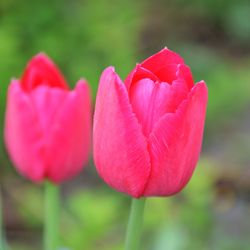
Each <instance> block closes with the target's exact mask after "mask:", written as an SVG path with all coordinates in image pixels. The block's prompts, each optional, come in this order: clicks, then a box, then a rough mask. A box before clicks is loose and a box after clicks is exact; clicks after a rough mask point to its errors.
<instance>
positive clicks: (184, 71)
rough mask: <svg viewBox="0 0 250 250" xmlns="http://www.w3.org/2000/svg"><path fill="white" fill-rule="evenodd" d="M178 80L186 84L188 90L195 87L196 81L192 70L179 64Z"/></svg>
mask: <svg viewBox="0 0 250 250" xmlns="http://www.w3.org/2000/svg"><path fill="white" fill-rule="evenodd" d="M176 75H177V79H178V80H182V81H184V82H185V83H186V85H187V87H188V89H191V88H192V87H193V86H194V80H193V76H192V73H191V70H190V68H189V67H188V66H187V65H185V64H179V65H178V70H177V73H176Z"/></svg>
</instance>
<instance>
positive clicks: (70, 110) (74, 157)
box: [46, 80, 91, 183]
mask: <svg viewBox="0 0 250 250" xmlns="http://www.w3.org/2000/svg"><path fill="white" fill-rule="evenodd" d="M55 115H56V117H55V118H54V121H53V123H52V125H51V126H52V127H51V129H50V131H49V137H48V138H47V141H46V159H47V164H46V165H47V167H46V176H47V177H48V178H49V179H50V180H52V181H54V182H56V183H58V182H61V181H65V180H67V179H70V178H71V177H73V176H74V175H75V174H77V173H78V172H79V171H80V170H81V169H82V168H83V166H84V164H85V163H86V161H87V159H88V154H89V148H90V134H91V133H90V131H91V121H90V117H91V98H90V90H89V87H88V85H87V83H86V82H85V81H84V80H80V81H79V82H78V83H77V86H76V88H75V89H74V90H73V91H70V92H68V93H67V96H66V98H65V100H64V102H63V103H62V105H61V107H60V109H58V112H57V113H56V114H55Z"/></svg>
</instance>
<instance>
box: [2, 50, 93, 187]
mask: <svg viewBox="0 0 250 250" xmlns="http://www.w3.org/2000/svg"><path fill="white" fill-rule="evenodd" d="M90 106H91V101H90V90H89V87H88V85H87V83H86V81H85V80H79V81H78V83H77V85H76V87H75V89H74V90H70V89H69V87H68V85H67V83H66V81H65V80H64V78H63V76H62V75H61V73H60V71H59V70H58V69H57V67H56V66H55V65H54V64H53V62H52V61H51V60H50V59H49V58H48V57H47V56H46V55H44V54H38V55H36V56H35V57H34V58H32V60H31V61H30V62H29V63H28V65H27V68H26V69H25V71H24V74H23V76H22V78H21V79H20V80H12V81H11V84H10V86H9V89H8V96H7V108H6V119H5V133H4V135H5V142H6V147H7V150H8V152H9V155H10V158H11V160H12V161H13V163H14V165H15V167H16V168H17V170H18V171H19V172H20V173H21V174H22V175H24V176H26V177H27V178H29V179H30V180H32V181H34V182H40V181H43V180H45V179H48V180H50V181H52V182H54V183H60V182H62V181H65V180H67V179H69V178H71V177H73V176H74V175H76V174H77V173H78V172H79V171H80V170H81V169H82V167H83V165H84V164H85V163H86V161H87V158H88V153H89V146H90V129H91V126H90V124H91V123H90V116H91V111H90V110H91V107H90Z"/></svg>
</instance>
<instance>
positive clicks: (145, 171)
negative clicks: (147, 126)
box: [94, 67, 150, 197]
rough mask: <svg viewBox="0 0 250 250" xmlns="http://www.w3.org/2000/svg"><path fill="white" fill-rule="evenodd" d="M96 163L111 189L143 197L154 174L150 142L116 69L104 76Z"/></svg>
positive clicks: (96, 120)
mask: <svg viewBox="0 0 250 250" xmlns="http://www.w3.org/2000/svg"><path fill="white" fill-rule="evenodd" d="M94 160H95V164H96V168H97V171H98V173H99V174H100V175H101V177H102V178H103V179H104V180H105V181H106V182H107V183H108V184H109V185H110V186H111V187H113V188H115V189H116V190H118V191H120V192H124V193H127V194H129V195H131V196H133V197H139V196H141V194H142V191H143V190H144V188H145V184H146V182H147V179H148V176H149V173H150V159H149V154H148V151H147V142H146V139H145V137H144V136H143V134H142V129H141V127H140V125H139V124H138V121H137V119H136V117H135V115H134V114H133V112H132V108H131V105H130V103H129V98H128V94H127V90H126V88H125V85H124V84H123V83H122V82H121V80H120V79H119V77H118V75H117V74H116V73H115V72H114V69H113V68H112V67H109V68H107V69H106V70H105V71H104V72H103V74H102V76H101V79H100V85H99V89H98V94H97V99H96V108H95V115H94Z"/></svg>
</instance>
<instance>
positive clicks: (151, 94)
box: [129, 79, 188, 137]
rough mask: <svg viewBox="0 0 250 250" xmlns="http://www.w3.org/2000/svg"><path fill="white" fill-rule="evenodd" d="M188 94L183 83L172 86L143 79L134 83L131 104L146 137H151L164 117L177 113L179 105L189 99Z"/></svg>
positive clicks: (130, 93)
mask: <svg viewBox="0 0 250 250" xmlns="http://www.w3.org/2000/svg"><path fill="white" fill-rule="evenodd" d="M187 94H188V89H187V87H186V84H185V82H183V81H174V82H173V84H172V85H170V84H168V83H165V82H161V83H155V82H153V81H152V80H150V79H142V80H140V81H138V82H137V83H134V84H133V85H132V86H131V88H130V90H129V97H130V103H131V105H132V107H133V111H134V113H135V114H136V117H137V119H138V121H139V123H140V124H141V126H142V130H143V133H144V135H145V136H146V137H148V136H149V134H150V133H151V131H152V129H153V128H154V126H155V124H157V122H158V121H159V119H160V118H161V117H162V116H163V115H165V114H166V113H173V112H175V110H176V109H177V107H178V106H179V104H180V103H181V102H182V101H183V100H184V99H186V98H187Z"/></svg>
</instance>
